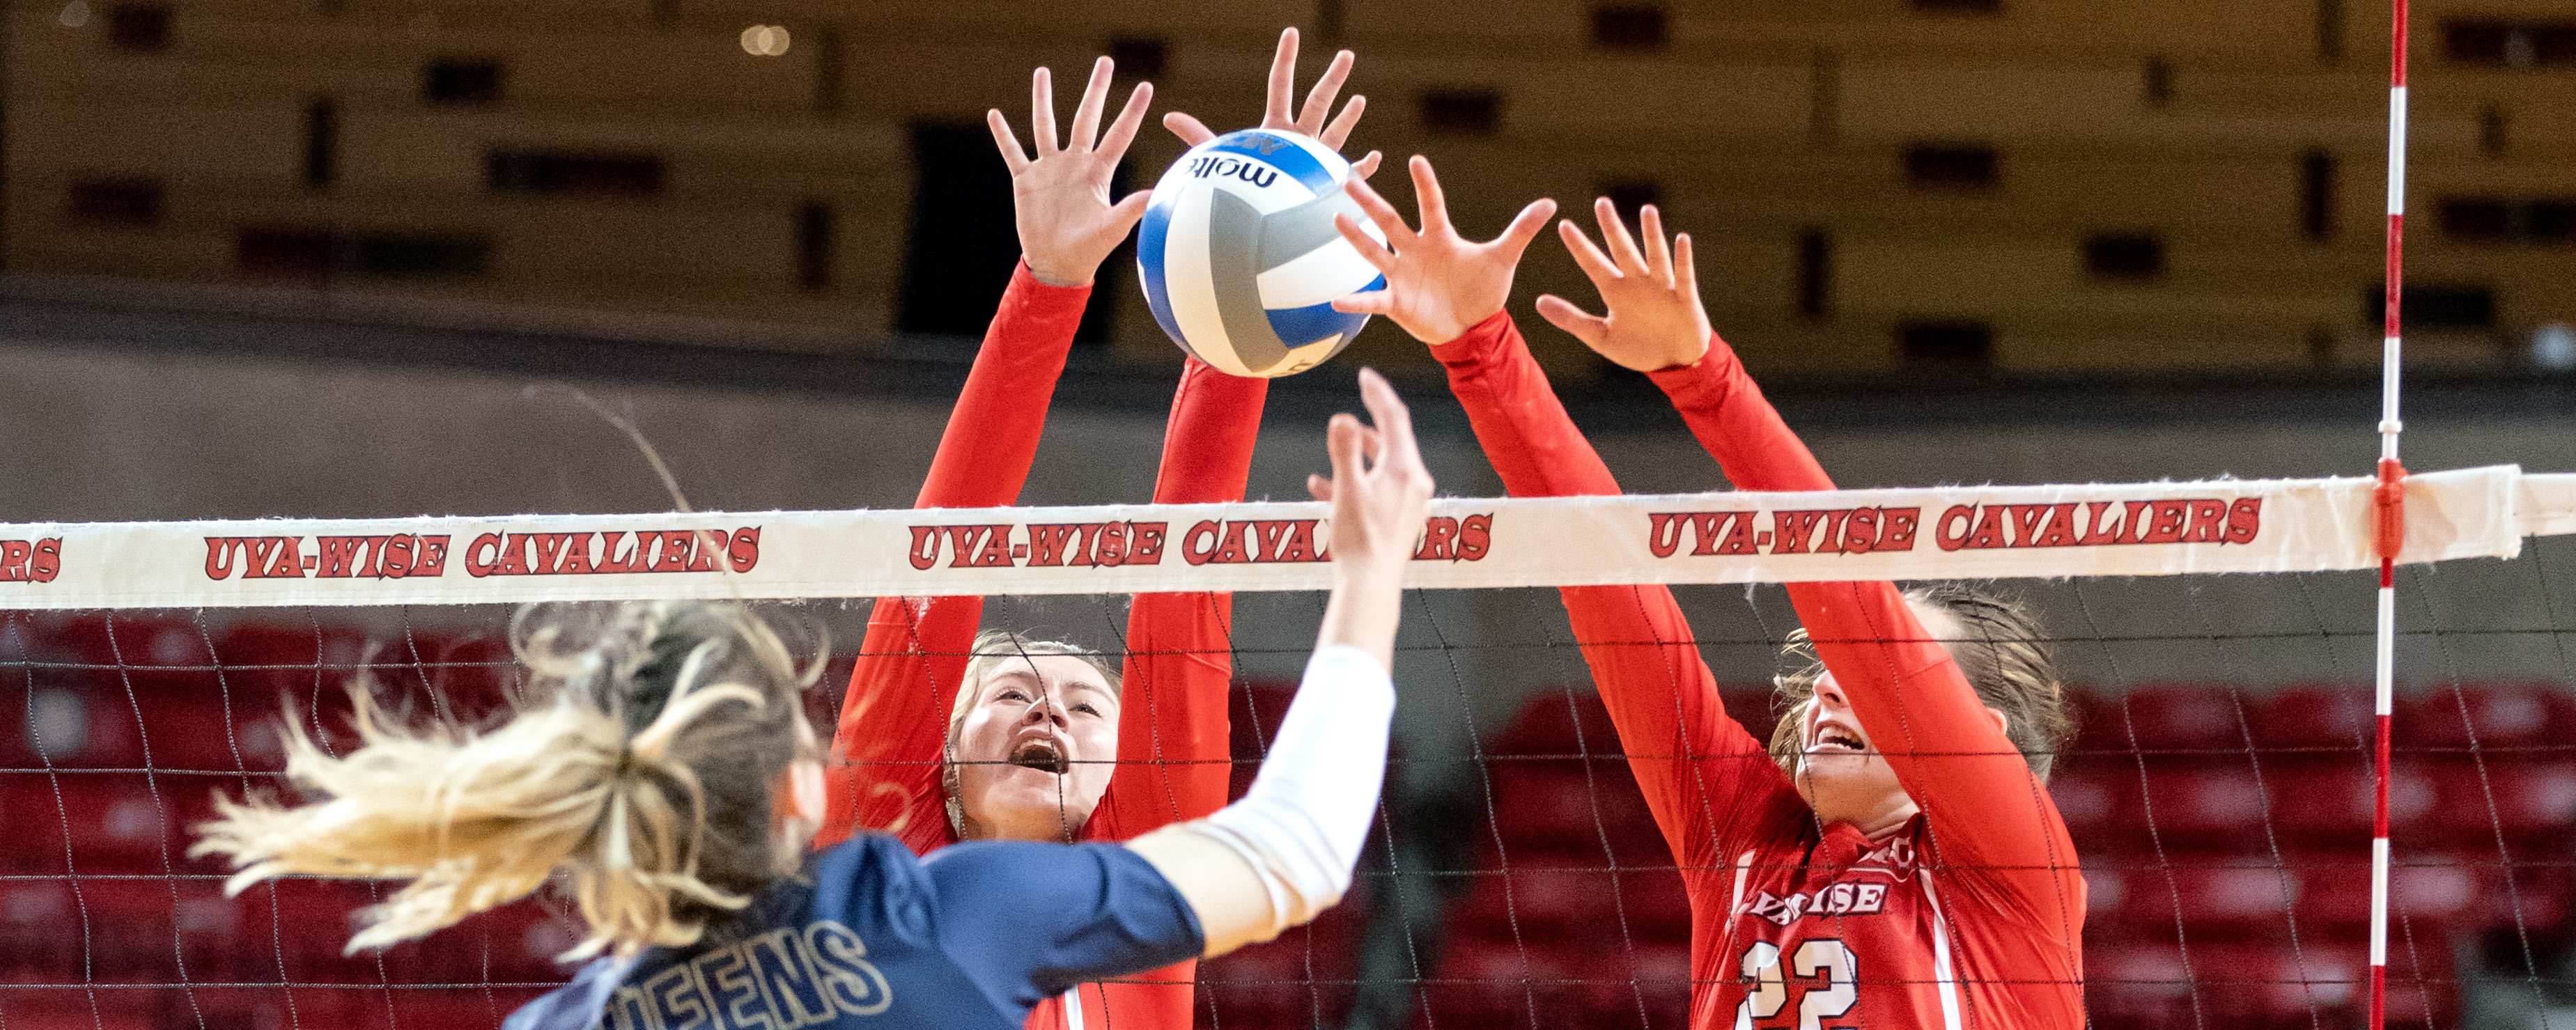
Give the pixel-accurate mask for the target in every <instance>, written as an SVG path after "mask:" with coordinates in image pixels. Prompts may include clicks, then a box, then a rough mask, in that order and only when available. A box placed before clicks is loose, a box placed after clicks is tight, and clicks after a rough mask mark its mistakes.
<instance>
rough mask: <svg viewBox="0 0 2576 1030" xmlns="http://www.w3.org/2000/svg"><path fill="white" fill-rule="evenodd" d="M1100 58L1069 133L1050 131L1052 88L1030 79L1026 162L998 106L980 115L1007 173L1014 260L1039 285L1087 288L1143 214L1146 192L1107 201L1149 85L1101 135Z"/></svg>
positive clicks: (1104, 86) (1105, 87) (1104, 62)
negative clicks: (1030, 148)
mask: <svg viewBox="0 0 2576 1030" xmlns="http://www.w3.org/2000/svg"><path fill="white" fill-rule="evenodd" d="M1111 68H1112V65H1111V63H1110V60H1109V59H1108V58H1106V57H1103V58H1101V59H1100V60H1098V61H1095V62H1092V65H1091V82H1090V83H1089V84H1088V85H1086V86H1084V87H1083V90H1082V103H1081V104H1080V105H1079V106H1077V107H1075V108H1074V112H1073V125H1072V126H1071V128H1072V132H1071V133H1070V134H1069V135H1067V136H1065V137H1062V138H1059V137H1058V136H1057V134H1056V127H1055V83H1054V79H1053V78H1052V77H1051V76H1050V74H1049V73H1048V71H1047V70H1046V69H1044V68H1040V69H1038V70H1037V72H1036V74H1034V75H1031V76H1030V77H1029V135H1030V137H1031V138H1033V139H1034V140H1035V141H1036V143H1037V154H1036V156H1035V157H1031V156H1030V155H1029V153H1028V152H1027V151H1025V150H1022V149H1021V148H1020V140H1019V137H1017V136H1014V135H1012V134H1011V122H1010V119H1007V118H1004V117H1002V112H1001V109H1000V108H995V109H993V110H990V111H986V112H984V124H985V126H986V127H988V128H990V129H992V130H993V145H994V146H997V147H1000V148H1001V151H1002V163H1003V164H1006V165H1009V166H1010V169H1011V202H1012V208H1013V212H1014V214H1015V216H1016V217H1017V220H1018V222H1019V229H1020V257H1021V259H1022V260H1024V261H1027V262H1028V265H1029V272H1030V273H1031V274H1034V275H1036V276H1037V277H1038V281H1039V282H1043V283H1046V284H1048V285H1051V286H1089V285H1091V277H1092V275H1093V274H1095V273H1097V272H1098V271H1099V270H1100V263H1101V262H1102V261H1104V260H1107V259H1108V257H1109V252H1110V251H1112V250H1116V249H1118V244H1119V242H1120V241H1122V240H1125V239H1126V238H1127V233H1128V231H1129V230H1131V229H1134V228H1135V227H1136V221H1137V220H1138V219H1140V218H1143V217H1145V202H1146V201H1148V200H1150V199H1152V192H1151V191H1149V190H1138V191H1136V192H1134V193H1130V194H1128V195H1127V196H1126V197H1125V198H1123V199H1121V200H1119V201H1118V202H1117V203H1115V204H1112V203H1110V202H1109V177H1110V175H1111V173H1113V172H1115V171H1117V169H1118V160H1119V159H1120V158H1122V157H1125V156H1127V145H1128V144H1130V143H1133V142H1135V141H1136V130H1137V128H1138V127H1140V126H1141V125H1143V124H1144V120H1145V105H1146V103H1147V102H1148V101H1150V100H1152V99H1153V98H1154V86H1153V84H1152V83H1143V82H1140V83H1137V84H1136V88H1135V90H1134V91H1132V92H1130V93H1128V94H1127V106H1126V107H1125V108H1123V109H1121V110H1120V111H1119V112H1118V120H1117V121H1115V122H1112V123H1110V125H1109V131H1107V132H1102V131H1100V113H1101V110H1102V108H1103V107H1104V106H1105V105H1106V104H1107V101H1108V99H1109V73H1110V69H1111Z"/></svg>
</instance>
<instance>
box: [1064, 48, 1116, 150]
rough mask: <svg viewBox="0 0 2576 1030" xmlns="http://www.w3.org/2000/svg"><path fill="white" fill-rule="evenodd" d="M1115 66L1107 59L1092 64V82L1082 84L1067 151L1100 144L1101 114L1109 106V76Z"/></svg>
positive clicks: (1097, 60)
mask: <svg viewBox="0 0 2576 1030" xmlns="http://www.w3.org/2000/svg"><path fill="white" fill-rule="evenodd" d="M1114 66H1115V65H1114V64H1113V63H1112V62H1111V61H1110V60H1109V58H1107V57H1101V58H1098V59H1096V60H1094V61H1092V62H1091V81H1089V82H1085V83H1083V84H1082V101H1081V102H1080V103H1078V104H1075V105H1074V107H1073V132H1072V133H1071V134H1070V135H1068V136H1067V137H1066V139H1065V141H1064V147H1065V149H1067V150H1073V151H1084V150H1089V149H1091V146H1092V144H1094V143H1097V142H1099V138H1100V114H1101V111H1102V110H1103V109H1105V108H1107V107H1108V106H1109V74H1110V69H1111V68H1112V67H1114Z"/></svg>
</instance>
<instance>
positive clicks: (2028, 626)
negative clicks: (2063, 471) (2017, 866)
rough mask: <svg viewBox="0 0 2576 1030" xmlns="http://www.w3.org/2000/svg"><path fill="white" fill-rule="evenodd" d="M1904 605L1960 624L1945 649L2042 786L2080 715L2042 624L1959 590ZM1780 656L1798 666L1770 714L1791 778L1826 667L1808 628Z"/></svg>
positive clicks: (1923, 590) (1926, 589)
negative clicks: (1775, 715)
mask: <svg viewBox="0 0 2576 1030" xmlns="http://www.w3.org/2000/svg"><path fill="white" fill-rule="evenodd" d="M1905 599H1906V600H1907V601H1910V602H1913V603H1915V604H1920V605H1929V606H1931V607H1933V608H1937V609H1940V610H1941V611H1943V612H1946V613H1948V614H1949V616H1950V618H1951V619H1952V620H1954V621H1956V622H1957V623H1958V624H1959V632H1960V637H1961V639H1958V640H1945V641H1942V642H1941V643H1942V646H1943V647H1944V648H1946V649H1947V650H1948V651H1949V652H1950V658H1951V660H1952V661H1954V662H1957V663H1958V665H1959V672H1960V673H1961V674H1962V675H1964V676H1966V677H1967V680H1968V685H1969V686H1970V687H1972V688H1974V689H1975V690H1976V692H1977V700H1979V701H1982V702H1984V703H1985V704H1986V705H1987V707H1990V708H1993V709H1995V710H1997V711H2000V712H2002V713H2004V736H2006V737H2007V738H2010V739H2011V741H2012V743H2013V747H2015V748H2017V749H2019V750H2020V751H2021V755H2022V760H2023V761H2026V762H2028V763H2030V771H2031V772H2032V773H2033V774H2035V775H2037V776H2038V777H2039V779H2040V782H2042V783H2046V782H2048V774H2049V772H2050V771H2051V770H2052V769H2054V768H2055V766H2056V764H2057V752H2058V750H2059V749H2061V748H2063V747H2065V746H2066V742H2067V741H2069V740H2072V739H2074V737H2075V714H2074V712H2073V710H2072V709H2071V708H2070V707H2069V706H2068V705H2067V701H2066V684H2065V683H2064V682H2063V681H2062V680H2060V679H2059V678H2058V675H2057V655H2056V651H2055V649H2054V648H2051V647H2050V646H2049V642H2048V641H2047V640H2046V639H2044V638H2043V636H2042V634H2041V632H2040V628H2039V620H2038V619H2036V618H2034V617H2032V615H2031V614H2030V611H2029V610H2028V609H2026V608H2024V607H2022V605H2021V603H2020V602H2018V601H2015V600H2012V599H2010V598H2007V597H2004V596H2001V595H1999V594H1994V593H1989V592H1987V591H1984V590H1979V589H1977V588H1975V587H1971V586H1967V585H1964V584H1959V583H1935V584H1932V585H1930V586H1923V587H1916V588H1914V589H1912V590H1908V591H1906V592H1905ZM1781 654H1782V655H1783V657H1786V658H1788V659H1789V660H1791V661H1794V662H1798V663H1800V665H1799V668H1798V669H1797V670H1796V671H1794V672H1791V673H1788V674H1787V675H1784V676H1781V677H1779V678H1778V679H1776V680H1774V681H1773V682H1774V684H1775V685H1776V686H1777V688H1778V690H1777V692H1776V693H1775V694H1774V696H1773V707H1775V708H1779V709H1781V713H1780V721H1779V722H1777V723H1775V724H1774V725H1773V726H1772V727H1771V745H1770V751H1771V760H1772V761H1774V762H1777V763H1779V765H1780V768H1781V769H1782V770H1783V771H1786V772H1788V773H1789V774H1790V775H1793V776H1794V775H1796V774H1797V771H1798V757H1799V754H1800V752H1801V751H1803V750H1804V749H1803V748H1802V747H1801V746H1800V745H1801V744H1803V743H1804V739H1803V738H1804V730H1805V726H1804V721H1805V718H1806V714H1807V706H1808V705H1810V704H1812V703H1814V701H1815V696H1816V681H1817V680H1818V679H1821V678H1823V677H1824V674H1825V663H1823V662H1822V661H1819V660H1817V658H1816V650H1815V647H1814V646H1813V645H1812V644H1810V643H1809V642H1808V640H1807V631H1806V630H1804V629H1799V630H1796V631H1794V632H1792V633H1790V634H1789V643H1788V645H1787V646H1786V647H1784V648H1782V649H1781Z"/></svg>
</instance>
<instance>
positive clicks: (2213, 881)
mask: <svg viewBox="0 0 2576 1030" xmlns="http://www.w3.org/2000/svg"><path fill="white" fill-rule="evenodd" d="M2085 879H2086V882H2087V884H2088V885H2089V886H2090V889H2091V891H2092V892H2095V893H2099V894H2100V895H2102V897H2101V898H2099V899H2088V904H2089V905H2091V906H2092V907H2094V909H2095V910H2096V911H2097V912H2100V913H2102V914H2104V915H2107V916H2108V917H2109V918H2108V919H2106V920H2104V922H2106V923H2109V924H2113V925H2114V926H2126V927H2130V928H2135V929H2138V930H2140V931H2142V932H2143V933H2145V934H2148V935H2151V936H2159V937H2166V938H2170V937H2171V935H2172V933H2173V926H2174V921H2175V914H2176V913H2177V912H2179V913H2180V914H2181V917H2182V922H2183V923H2184V924H2185V925H2186V926H2189V927H2196V928H2199V930H2200V931H2207V932H2210V933H2217V934H2238V933H2256V932H2262V931H2269V930H2275V929H2277V928H2280V927H2282V926H2283V925H2284V924H2285V921H2286V920H2287V918H2288V915H2289V913H2290V911H2291V905H2292V904H2293V903H2294V902H2295V901H2296V900H2297V898H2298V896H2299V887H2300V883H2299V877H2298V875H2297V874H2296V873H2293V872H2288V871H2285V870H2281V869H2275V868H2270V867H2265V866H2259V865H2252V864H2243V865H2226V866H2205V865H2190V866H2176V867H2173V868H2171V869H2170V870H2167V869H2159V868H2129V869H2120V870H2109V869H2106V870H2100V871H2097V872H2088V873H2087V874H2086V876H2085ZM2087 929H2088V930H2089V929H2091V927H2087ZM2196 932H2197V931H2196Z"/></svg>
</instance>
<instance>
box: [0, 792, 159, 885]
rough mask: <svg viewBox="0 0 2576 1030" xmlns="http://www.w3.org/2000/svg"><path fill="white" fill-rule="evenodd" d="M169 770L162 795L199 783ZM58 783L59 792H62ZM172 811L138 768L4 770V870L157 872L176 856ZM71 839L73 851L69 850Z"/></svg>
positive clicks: (0, 797) (0, 854)
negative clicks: (155, 797)
mask: <svg viewBox="0 0 2576 1030" xmlns="http://www.w3.org/2000/svg"><path fill="white" fill-rule="evenodd" d="M186 779H187V778H184V777H172V778H169V779H165V780H163V781H162V783H161V787H162V790H163V797H164V798H165V799H167V798H170V797H172V796H173V792H175V791H177V790H179V789H181V788H182V787H183V786H184V787H188V788H196V789H202V786H203V785H202V784H200V783H197V782H194V781H188V782H184V783H183V782H182V781H183V780H186ZM57 791H59V792H60V793H59V796H58V795H57ZM174 816H175V813H174V812H172V811H170V810H168V809H165V807H164V805H162V804H156V803H155V802H154V800H153V795H152V793H151V790H150V788H149V785H148V784H147V782H146V780H145V778H144V776H143V775H142V774H140V773H85V772H64V773H58V774H54V775H51V776H48V775H44V774H35V773H29V774H16V775H9V776H0V819H5V820H7V822H6V824H5V825H7V826H8V828H9V833H8V834H7V835H6V837H7V843H6V844H5V845H0V870H5V871H10V872H21V873H61V872H65V871H67V870H77V871H78V872H80V873H82V874H84V875H90V876H97V875H114V874H157V873H163V872H167V871H169V870H170V868H171V867H170V866H169V865H165V864H164V860H165V856H167V858H168V860H169V861H170V862H176V861H177V854H178V849H175V848H170V847H168V845H169V844H171V843H172V842H173V841H175V839H176V838H175V834H176V833H177V831H178V829H179V826H178V823H177V820H176V819H175V817H174ZM66 845H68V854H66Z"/></svg>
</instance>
